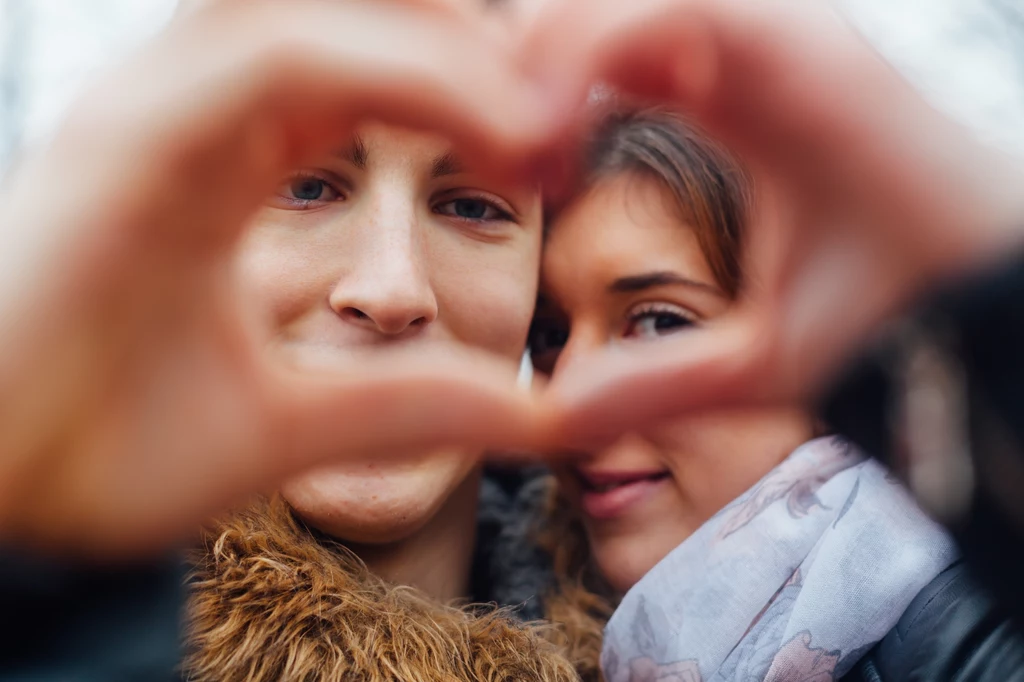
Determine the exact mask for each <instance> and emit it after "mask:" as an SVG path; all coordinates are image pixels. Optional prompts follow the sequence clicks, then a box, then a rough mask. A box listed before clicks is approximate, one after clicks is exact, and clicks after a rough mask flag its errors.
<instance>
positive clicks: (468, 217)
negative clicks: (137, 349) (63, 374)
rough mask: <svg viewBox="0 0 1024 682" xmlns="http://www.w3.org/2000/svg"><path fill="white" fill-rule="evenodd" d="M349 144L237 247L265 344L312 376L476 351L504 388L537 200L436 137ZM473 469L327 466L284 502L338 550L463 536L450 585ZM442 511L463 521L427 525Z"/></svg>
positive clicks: (440, 454)
mask: <svg viewBox="0 0 1024 682" xmlns="http://www.w3.org/2000/svg"><path fill="white" fill-rule="evenodd" d="M355 140H358V144H350V145H349V146H348V147H347V148H343V149H342V150H341V151H340V153H338V154H336V155H333V156H330V157H326V158H325V159H324V160H323V162H322V163H320V164H317V165H311V166H309V167H307V168H304V169H301V170H299V171H296V173H295V174H293V175H292V176H291V177H289V178H288V179H286V180H285V181H284V182H283V183H282V185H281V186H280V187H279V188H278V189H277V190H276V192H275V196H274V197H273V198H272V199H271V200H270V201H269V202H268V203H267V205H266V206H265V207H264V208H263V209H262V210H261V211H260V212H259V213H258V214H257V216H256V217H255V219H254V220H253V222H252V226H251V229H250V230H249V232H248V234H247V235H246V238H245V240H244V241H243V243H242V245H241V249H240V254H239V264H240V269H241V275H242V279H243V281H245V282H246V284H247V287H248V295H249V296H250V300H251V301H252V302H253V303H254V304H255V305H256V306H258V307H260V308H262V312H263V313H264V314H265V315H267V316H268V317H269V318H270V324H271V326H272V328H273V329H274V336H273V341H272V345H273V346H274V347H275V348H276V349H277V350H279V351H281V352H282V353H284V354H286V355H287V356H288V357H289V358H291V359H292V360H293V361H294V362H296V363H297V364H299V365H303V366H310V367H317V366H319V365H322V364H324V363H327V364H339V365H342V366H344V365H346V364H352V363H358V362H361V361H364V360H366V359H372V358H373V357H374V356H375V355H377V354H379V353H380V352H381V351H382V350H385V349H387V348H388V347H393V346H402V347H406V348H407V349H408V350H409V352H415V351H416V350H417V349H421V348H428V347H430V348H437V347H443V348H449V349H455V350H456V351H457V350H458V349H460V348H463V347H472V348H477V349H480V350H484V351H488V352H490V353H491V354H493V356H494V357H495V358H502V359H503V360H504V361H505V362H506V363H507V366H508V370H509V373H510V374H513V373H514V372H515V368H516V367H517V366H518V363H519V360H520V358H521V356H522V352H523V348H524V346H525V341H526V334H527V330H528V328H529V324H530V319H531V316H532V313H533V307H534V302H535V300H536V291H537V271H538V268H539V259H540V243H541V206H540V193H539V192H538V191H537V189H536V188H535V186H533V185H531V184H524V183H520V182H512V181H499V180H494V179H493V178H487V177H485V176H483V175H481V174H480V173H479V172H478V171H474V170H473V166H472V164H471V161H472V160H471V159H470V160H469V161H466V160H463V159H459V158H456V157H454V156H453V155H452V151H451V149H450V146H449V145H448V144H447V143H446V142H445V140H443V139H442V138H438V137H434V136H431V135H428V134H424V133H416V132H412V131H408V130H403V129H401V128H395V127H393V126H390V127H389V126H382V125H375V124H364V125H362V126H360V127H359V128H358V129H357V131H356V137H355V138H354V140H353V142H355ZM439 170H440V171H444V173H443V174H440V173H439V172H438V171H439ZM309 196H312V197H315V200H312V201H309V200H304V199H303V198H304V197H309ZM478 457H479V453H478V452H475V451H466V450H461V449H451V448H447V449H440V450H429V449H428V450H422V451H421V450H411V451H410V452H409V453H408V456H407V457H403V458H402V459H401V460H397V459H392V460H387V459H385V460H383V461H365V462H352V463H341V464H335V465H331V466H329V467H326V468H320V469H316V470H314V471H311V472H309V473H308V474H305V475H303V476H301V477H299V478H296V479H293V480H291V481H289V482H288V483H287V484H286V485H285V486H284V488H283V493H284V496H285V498H286V499H287V500H288V501H289V502H291V503H292V505H293V506H294V507H295V509H296V511H297V512H298V513H299V514H300V516H301V517H302V518H303V519H304V520H305V521H307V522H308V523H310V524H311V525H313V526H314V527H316V528H318V529H319V530H321V531H323V532H325V533H328V534H329V535H331V536H333V537H336V538H338V539H340V540H342V541H344V542H346V543H355V544H368V545H389V544H392V543H402V542H407V541H409V540H410V539H411V536H413V535H414V534H416V533H418V532H421V531H423V530H424V526H425V525H426V524H428V523H430V527H429V532H430V535H431V536H432V538H433V542H442V541H441V539H440V538H441V537H445V536H448V535H450V534H452V533H455V534H456V535H458V536H461V537H464V538H467V540H466V541H465V542H462V543H454V544H456V545H457V546H458V547H460V548H461V549H460V550H456V551H455V552H454V554H453V556H452V557H451V558H452V559H454V560H455V565H454V566H450V569H451V571H453V572H456V573H461V572H464V570H463V569H464V567H465V566H467V565H468V561H469V557H468V551H469V550H470V549H471V547H472V536H473V525H472V523H473V519H474V517H475V513H474V511H475V500H476V489H475V481H476V473H477V462H478ZM471 476H472V480H470V481H468V482H467V478H469V477H471ZM456 493H458V497H459V498H460V499H459V500H453V499H451V498H452V497H453V495H455V494H456ZM445 507H448V508H454V509H458V510H459V513H458V514H451V513H448V514H443V517H444V519H443V521H442V520H441V519H437V518H436V517H438V514H439V513H440V512H441V511H442V508H445ZM431 522H434V523H431ZM467 522H468V523H469V526H468V527H466V526H467ZM453 542H454V539H453ZM442 544H443V543H442ZM449 549H454V548H453V547H450V548H449ZM378 552H379V551H378ZM378 552H375V553H378ZM413 558H414V557H411V556H406V557H405V559H406V561H411V560H413ZM435 558H436V557H435ZM459 559H464V560H463V561H461V562H460V561H459ZM449 563H451V562H450V561H446V562H445V565H448V564H449ZM389 577H390V576H389ZM419 577H422V576H419ZM414 583H415V584H419V583H420V581H419V580H416V581H414ZM450 596H458V593H456V594H453V595H450Z"/></svg>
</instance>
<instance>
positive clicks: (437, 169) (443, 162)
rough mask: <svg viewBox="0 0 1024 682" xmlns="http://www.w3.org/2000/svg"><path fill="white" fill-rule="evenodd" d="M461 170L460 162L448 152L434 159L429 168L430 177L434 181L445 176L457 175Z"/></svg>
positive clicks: (462, 168) (462, 167)
mask: <svg viewBox="0 0 1024 682" xmlns="http://www.w3.org/2000/svg"><path fill="white" fill-rule="evenodd" d="M463 170H464V166H463V165H462V162H461V161H459V158H458V157H457V156H455V154H454V153H453V152H450V151H449V152H445V153H444V154H442V155H441V156H439V157H437V158H436V159H434V163H433V165H431V167H430V177H431V178H432V179H434V180H436V179H438V178H442V177H444V176H446V175H457V174H458V173H461V172H462V171H463Z"/></svg>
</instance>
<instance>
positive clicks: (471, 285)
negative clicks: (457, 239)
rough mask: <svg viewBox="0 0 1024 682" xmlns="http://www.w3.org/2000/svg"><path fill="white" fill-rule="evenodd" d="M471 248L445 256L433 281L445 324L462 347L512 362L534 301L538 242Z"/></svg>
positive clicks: (520, 349) (523, 341) (524, 238)
mask: <svg viewBox="0 0 1024 682" xmlns="http://www.w3.org/2000/svg"><path fill="white" fill-rule="evenodd" d="M474 246H475V247H476V248H472V249H461V250H460V252H459V253H457V254H449V256H448V257H446V258H445V259H444V261H443V262H446V264H447V266H446V267H445V268H444V269H443V270H441V271H439V272H438V273H437V274H436V276H435V279H434V281H435V287H436V289H435V293H436V295H437V297H438V299H439V302H440V305H441V309H442V315H443V317H444V318H445V325H446V326H447V327H448V328H449V330H450V331H451V333H452V334H454V336H455V337H456V338H458V340H459V341H461V342H462V343H465V344H467V345H469V346H473V347H476V348H481V349H484V350H487V351H490V352H493V353H496V354H499V355H502V356H504V357H508V358H510V359H514V360H517V361H518V360H519V358H520V357H521V356H522V353H523V350H524V348H525V347H526V335H527V333H528V332H529V328H530V321H531V320H532V318H533V309H534V306H535V305H536V302H537V276H538V270H539V266H540V244H539V237H537V238H536V239H535V240H534V239H532V237H531V238H529V239H528V238H527V235H522V236H521V238H520V239H517V240H515V243H509V244H482V245H474Z"/></svg>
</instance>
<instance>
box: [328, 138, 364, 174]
mask: <svg viewBox="0 0 1024 682" xmlns="http://www.w3.org/2000/svg"><path fill="white" fill-rule="evenodd" d="M335 156H337V157H338V158H341V159H344V160H346V161H348V162H349V163H351V164H352V165H353V166H355V167H356V168H358V169H359V170H366V163H367V161H368V160H369V158H370V152H369V150H367V148H366V142H364V141H363V138H361V137H359V136H358V135H353V136H352V144H350V145H349V146H348V147H346V148H345V149H341V150H339V151H337V152H335Z"/></svg>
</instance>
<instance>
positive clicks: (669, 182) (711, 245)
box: [583, 108, 751, 297]
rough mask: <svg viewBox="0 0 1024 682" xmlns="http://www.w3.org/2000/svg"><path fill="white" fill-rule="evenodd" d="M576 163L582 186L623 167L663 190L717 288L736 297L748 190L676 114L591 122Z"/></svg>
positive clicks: (616, 114)
mask: <svg viewBox="0 0 1024 682" xmlns="http://www.w3.org/2000/svg"><path fill="white" fill-rule="evenodd" d="M583 162H584V165H585V168H584V189H589V188H592V187H593V186H594V185H596V184H598V183H600V181H601V180H604V179H606V178H609V177H615V176H619V175H622V174H627V173H632V174H636V175H639V176H643V177H649V178H653V179H655V180H657V181H658V182H660V183H661V184H662V185H663V186H664V187H665V188H666V189H668V190H669V191H670V192H671V193H672V195H673V197H674V198H675V204H676V208H677V210H678V211H679V219H680V222H681V223H683V224H685V225H687V226H689V227H690V228H691V229H693V230H694V232H695V233H696V235H697V239H698V243H699V244H700V247H701V250H702V251H703V252H704V257H705V258H706V259H707V261H708V264H709V265H710V266H711V271H712V272H713V273H714V275H715V278H716V279H717V280H718V284H719V286H721V287H722V288H723V289H724V290H725V291H726V293H728V294H729V295H730V296H734V297H735V296H736V294H737V293H738V291H739V289H740V284H741V279H742V277H741V274H742V273H741V271H740V260H741V257H740V256H741V254H740V252H741V246H742V242H743V229H744V226H745V225H746V223H747V220H748V217H749V212H750V202H751V196H750V181H749V178H748V177H747V174H746V173H745V172H744V170H743V169H742V167H741V166H740V165H739V164H738V163H737V162H736V161H735V160H734V159H733V158H732V156H730V155H729V153H728V152H726V151H725V150H724V149H723V148H722V147H720V146H719V145H718V144H717V143H715V142H714V141H713V140H711V139H710V138H709V137H707V135H705V134H704V133H703V132H701V131H700V130H699V129H698V128H696V127H695V126H694V125H693V124H691V123H690V122H688V121H687V119H686V118H684V117H683V116H682V115H680V114H678V113H675V112H672V111H669V110H667V109H659V108H653V109H632V110H615V111H612V112H611V113H606V114H605V115H604V117H603V118H602V119H601V120H600V121H599V123H598V125H597V126H596V127H595V129H594V132H593V134H592V136H591V139H590V142H589V144H588V145H587V150H586V156H585V158H584V160H583Z"/></svg>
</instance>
